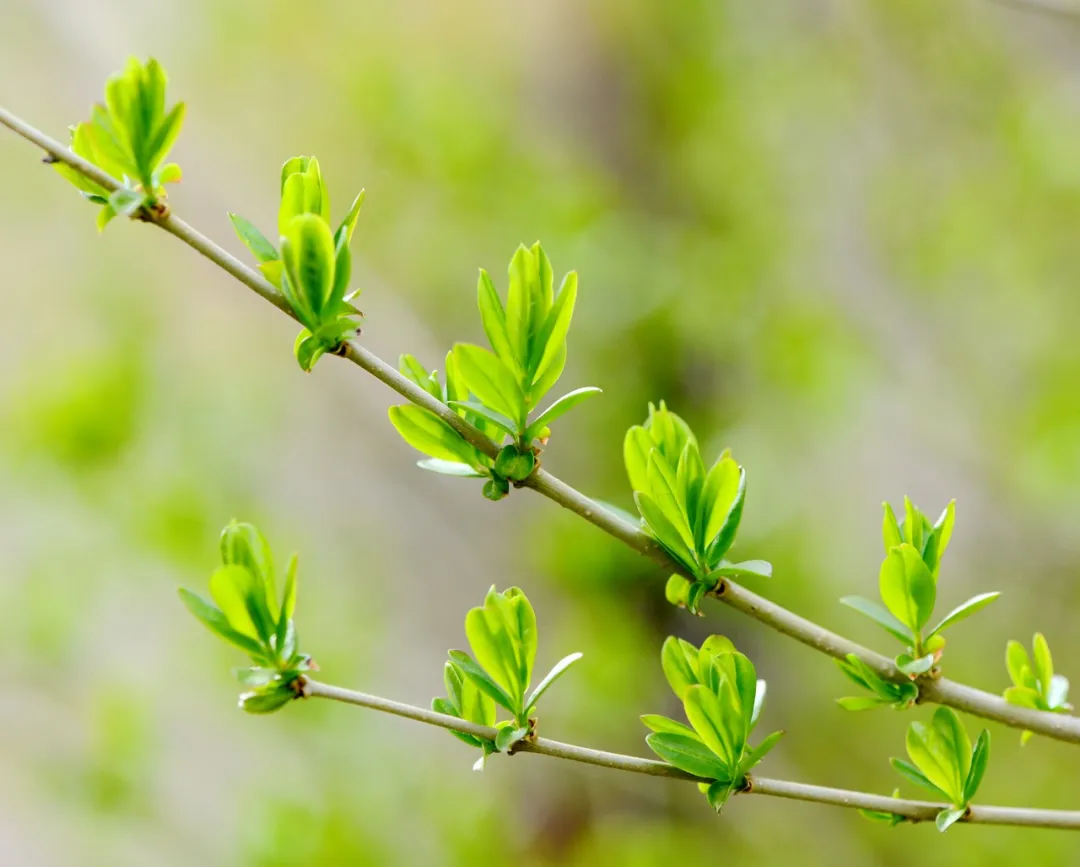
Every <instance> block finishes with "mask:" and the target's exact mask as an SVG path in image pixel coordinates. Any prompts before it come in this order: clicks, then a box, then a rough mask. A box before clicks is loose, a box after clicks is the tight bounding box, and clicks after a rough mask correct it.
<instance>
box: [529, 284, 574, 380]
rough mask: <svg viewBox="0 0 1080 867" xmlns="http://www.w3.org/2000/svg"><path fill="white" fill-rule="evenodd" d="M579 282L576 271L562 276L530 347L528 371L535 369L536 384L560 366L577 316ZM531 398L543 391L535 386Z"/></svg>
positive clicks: (533, 376)
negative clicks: (573, 320) (571, 325)
mask: <svg viewBox="0 0 1080 867" xmlns="http://www.w3.org/2000/svg"><path fill="white" fill-rule="evenodd" d="M577 284H578V276H577V272H575V271H571V272H570V273H569V274H567V275H566V276H565V277H564V278H563V282H562V286H561V287H560V289H559V294H558V295H557V296H556V297H555V303H554V304H553V305H552V307H551V311H550V312H549V313H548V315H547V317H546V318H545V320H544V324H543V325H542V326H541V327H540V331H539V334H538V335H537V337H536V340H535V341H534V344H533V346H532V347H531V352H530V358H529V362H530V364H529V370H530V371H532V381H533V383H538V382H542V381H543V380H544V378H545V374H547V373H548V372H549V371H550V370H552V369H553V368H554V367H555V366H556V365H557V363H558V358H559V355H560V353H565V352H566V335H567V333H568V332H569V331H570V320H571V319H572V318H573V316H574V303H575V301H576V300H577ZM532 397H533V399H534V400H535V399H537V398H539V397H540V393H538V392H537V390H535V389H533V390H532Z"/></svg>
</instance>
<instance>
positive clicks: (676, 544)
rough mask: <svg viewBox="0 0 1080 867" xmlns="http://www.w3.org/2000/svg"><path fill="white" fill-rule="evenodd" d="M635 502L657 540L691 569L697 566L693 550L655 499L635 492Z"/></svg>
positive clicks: (641, 492)
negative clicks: (688, 546) (687, 545)
mask: <svg viewBox="0 0 1080 867" xmlns="http://www.w3.org/2000/svg"><path fill="white" fill-rule="evenodd" d="M634 502H635V503H636V504H637V507H638V511H639V512H640V513H641V517H643V518H644V519H645V523H646V524H647V525H648V527H649V529H650V530H652V533H653V535H654V536H655V537H656V539H657V541H658V542H660V544H661V545H663V546H664V547H665V548H667V549H668V551H670V552H671V553H672V554H673V555H674V556H675V558H676V559H677V560H679V561H680V562H682V563H683V564H684V565H685V566H687V567H688V568H690V569H694V568H695V562H694V560H695V558H694V554H693V552H692V551H691V550H690V549H689V548H687V547H686V543H685V542H684V541H683V537H682V534H681V533H680V532H679V531H678V530H677V529H676V528H675V527H674V525H672V523H671V521H669V520H668V518H667V516H666V515H665V514H664V511H663V510H662V509H661V508H660V507H659V506H658V505H656V503H655V502H654V501H653V499H652V498H651V497H650V496H649V495H648V494H646V493H645V492H643V491H635V492H634Z"/></svg>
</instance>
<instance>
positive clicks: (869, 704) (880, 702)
mask: <svg viewBox="0 0 1080 867" xmlns="http://www.w3.org/2000/svg"><path fill="white" fill-rule="evenodd" d="M836 703H837V704H838V705H840V707H842V708H843V709H844V710H849V711H860V710H875V709H877V708H879V707H888V706H889V705H890V704H891V702H890V701H889V700H888V699H885V698H877V697H876V696H874V697H871V696H848V697H845V698H838V699H837V700H836Z"/></svg>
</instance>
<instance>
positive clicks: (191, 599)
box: [177, 587, 264, 659]
mask: <svg viewBox="0 0 1080 867" xmlns="http://www.w3.org/2000/svg"><path fill="white" fill-rule="evenodd" d="M177 592H178V593H179V595H180V601H181V602H183V603H184V605H185V606H186V607H187V610H188V611H190V612H191V613H192V614H193V615H194V616H195V618H196V619H197V620H198V621H199V622H200V623H202V624H203V626H205V627H206V628H207V629H209V630H210V631H211V632H213V633H215V634H216V635H218V636H220V637H221V638H224V639H225V640H226V641H228V642H229V643H230V644H234V645H236V646H237V647H239V648H240V649H241V650H243V651H244V652H245V653H248V654H250V655H251V656H253V657H256V658H259V659H261V658H263V656H264V654H263V649H262V647H261V646H260V645H259V643H258V641H256V640H255V639H254V638H251V637H250V636H247V635H244V634H243V633H240V632H237V631H236V630H235V629H233V628H232V626H230V625H229V621H228V618H226V617H225V615H224V614H223V613H222V612H221V611H220V610H219V609H218V608H216V607H215V606H213V605H211V604H210V603H209V602H207V601H206V600H205V599H203V598H202V597H201V596H199V595H198V594H195V593H192V592H191V591H190V590H185V589H184V588H183V587H181V588H180V589H179V590H178V591H177Z"/></svg>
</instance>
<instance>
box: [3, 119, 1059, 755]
mask: <svg viewBox="0 0 1080 867" xmlns="http://www.w3.org/2000/svg"><path fill="white" fill-rule="evenodd" d="M0 124H3V125H4V126H7V127H8V128H9V129H11V130H13V131H14V132H16V133H18V134H19V135H20V136H22V137H23V138H25V139H27V140H28V141H30V142H32V143H34V144H36V145H37V146H38V147H40V148H41V149H42V150H44V151H45V152H46V153H47V154H49V157H50V158H51V160H54V161H61V162H64V163H66V164H67V165H69V166H71V167H72V168H74V169H75V170H77V171H79V172H81V173H82V174H84V175H86V176H87V177H88V178H90V179H91V180H93V181H95V182H97V183H98V184H100V185H101V186H103V187H105V188H107V189H109V190H116V189H119V188H120V186H121V184H120V182H119V181H117V180H116V179H115V178H113V177H111V176H109V175H108V174H106V173H105V172H103V171H101V169H99V168H98V167H97V166H95V165H93V164H92V163H89V162H87V161H86V160H84V159H83V158H82V157H80V156H78V155H77V154H75V153H72V152H71V151H70V150H68V148H66V147H64V146H63V145H62V144H60V143H59V142H57V141H56V140H54V139H52V138H50V137H49V136H47V135H45V134H44V133H42V132H41V131H39V130H37V129H35V128H34V127H32V126H30V125H29V124H27V123H26V122H25V121H23V120H21V119H19V118H18V117H16V116H15V115H13V114H11V113H10V112H8V111H7V110H5V109H4V108H3V107H0ZM150 222H153V223H155V224H156V225H158V226H160V227H161V228H162V229H164V230H165V231H166V232H169V233H170V234H172V235H175V236H176V237H177V238H179V239H180V240H181V241H183V242H184V243H185V244H187V245H188V246H190V247H192V248H194V249H195V250H197V251H198V252H199V253H201V254H202V255H203V256H205V257H206V258H207V259H209V260H210V261H212V262H214V263H215V264H216V265H218V266H220V267H221V268H223V269H224V270H225V271H227V272H228V273H229V274H231V275H232V276H233V277H235V278H236V279H237V280H239V281H240V282H241V283H243V284H244V285H246V286H248V287H249V288H251V289H253V290H254V291H255V292H257V293H258V294H259V295H260V296H261V297H263V298H264V299H266V300H267V301H269V302H270V303H271V304H273V305H274V306H275V307H277V308H278V309H279V310H281V311H282V312H284V313H287V314H288V315H289V316H291V317H292V318H294V319H295V318H296V317H295V315H294V314H293V312H292V309H291V308H290V307H289V304H288V302H287V301H286V300H285V298H284V296H282V294H281V293H280V292H279V291H278V290H277V289H276V288H275V287H274V286H273V285H272V284H271V283H270V282H269V281H267V280H266V279H265V278H264V277H263V276H262V275H261V274H259V273H258V272H257V271H255V270H253V269H252V268H249V267H248V266H247V265H245V264H243V263H242V262H241V261H240V260H239V259H237V258H236V257H235V256H233V255H231V254H230V253H228V252H227V251H226V250H223V249H222V248H221V247H219V246H218V245H217V244H215V243H214V242H213V241H211V240H210V239H209V238H207V237H206V236H205V235H203V234H201V233H200V232H198V231H196V230H195V229H194V228H192V227H191V226H189V225H188V224H187V223H185V222H184V221H183V220H181V219H179V218H178V217H176V216H173V215H172V214H167V215H166V216H164V217H161V218H158V219H154V220H150ZM340 354H341V355H342V356H344V357H345V358H347V359H348V360H349V361H351V362H352V363H353V364H355V365H357V366H358V367H361V368H363V369H364V370H366V371H367V372H368V373H370V374H371V375H372V376H374V377H375V378H376V379H378V380H380V381H381V382H383V383H384V384H386V385H388V386H389V387H390V388H392V389H393V390H394V391H396V392H397V393H398V394H400V395H401V396H402V397H404V398H405V399H406V400H408V401H410V402H412V403H414V404H416V405H417V406H420V407H422V408H424V409H426V410H428V411H430V412H432V413H434V414H435V415H437V416H438V417H439V418H441V419H442V420H443V421H445V422H446V423H447V424H448V425H450V426H451V427H452V428H453V429H454V430H456V431H457V432H458V433H460V434H461V436H462V437H464V439H465V440H466V441H467V442H469V443H470V444H471V445H473V446H475V447H476V448H478V449H480V451H482V452H483V453H484V454H486V455H488V456H489V457H494V456H495V455H496V454H497V453H498V451H499V446H498V445H497V444H496V443H494V442H493V441H492V440H490V439H489V438H488V437H486V436H485V435H484V434H483V433H482V432H480V431H479V430H478V429H477V428H475V427H474V426H473V425H471V424H469V422H467V421H466V420H465V419H464V418H462V417H461V416H460V415H458V414H457V412H455V411H454V410H453V409H451V408H450V407H448V406H447V405H446V404H444V403H442V402H441V401H439V400H436V399H435V398H434V397H432V396H431V395H430V394H428V393H427V392H426V391H424V390H423V389H421V388H420V387H419V386H417V385H416V384H415V383H413V382H412V381H411V380H409V379H408V378H406V377H405V376H403V375H402V374H401V373H399V372H398V371H397V370H395V369H394V368H393V367H391V366H390V365H389V364H387V363H386V362H385V361H383V360H382V359H381V358H379V357H378V356H377V355H374V354H373V353H371V352H369V351H368V350H367V349H366V348H365V347H364V346H363V345H362V344H360V343H359V342H358V341H356V340H350V341H347V342H346V343H345V344H344V345H343V346H342V348H341V350H340ZM522 486H523V487H529V488H532V489H533V490H535V491H537V492H539V493H541V494H543V495H544V496H545V497H547V498H548V499H550V500H553V501H554V502H556V503H558V504H559V505H560V506H562V507H563V508H565V509H567V510H569V511H571V512H573V513H574V514H576V515H578V516H580V517H582V518H584V519H585V520H587V521H589V522H590V523H591V524H593V525H595V526H597V527H599V528H600V529H601V530H603V531H604V532H605V533H607V534H608V535H610V536H613V537H614V538H616V539H618V540H620V541H621V542H623V543H624V544H626V545H627V546H629V547H630V548H632V549H634V550H635V551H637V552H638V553H640V554H643V555H644V556H646V557H648V558H649V559H651V560H653V561H654V562H656V563H658V564H659V565H660V566H662V567H663V568H664V569H665V570H666V571H667V572H669V573H670V572H675V573H679V574H681V575H685V576H686V577H689V578H693V575H691V574H690V573H689V572H688V571H687V570H686V569H685V568H684V567H683V566H682V565H681V564H680V563H678V562H677V561H675V560H674V559H672V557H671V556H670V555H669V554H668V553H667V552H666V551H665V550H664V549H663V548H662V547H661V546H660V545H658V544H657V543H656V541H655V540H654V539H653V538H652V537H651V536H649V535H648V534H647V533H645V532H643V531H642V530H641V529H640V528H639V527H635V526H633V525H632V524H629V523H627V522H626V521H624V520H623V519H622V518H620V517H619V516H618V515H615V514H613V513H612V512H610V511H608V510H607V509H605V508H603V507H602V506H601V505H600V504H599V503H596V502H595V501H593V500H591V499H589V498H588V497H587V496H585V495H584V494H582V493H581V492H580V491H578V490H576V489H575V488H572V487H571V486H570V485H568V484H566V483H565V482H563V481H561V480H560V479H558V478H556V477H555V476H553V475H551V473H549V472H547V471H546V470H544V469H538V470H537V471H536V472H535V473H533V474H532V475H531V476H530V477H529V478H528V479H526V480H525V482H523V483H522ZM713 595H714V596H715V597H716V598H718V599H719V600H720V601H721V602H724V603H726V604H727V605H730V606H731V607H732V608H734V609H736V610H738V611H741V612H743V613H744V614H747V615H749V616H750V617H753V618H754V619H755V620H758V621H760V622H762V623H764V624H765V625H766V626H768V627H770V628H771V629H774V630H776V631H777V632H780V633H783V634H784V635H787V636H789V637H791V638H794V639H795V640H796V641H800V642H802V643H803V644H805V645H807V646H808V647H812V648H813V649H815V650H818V651H820V652H822V653H825V654H827V655H828V656H832V657H835V658H837V659H842V658H843V657H845V656H847V655H848V654H851V653H853V654H855V655H856V656H858V657H859V658H860V659H861V660H863V662H865V663H866V664H867V665H869V666H870V667H871V668H873V669H874V671H876V672H877V673H878V674H879V675H881V676H882V677H884V678H887V679H889V680H893V681H896V682H901V681H904V680H906V679H907V676H906V675H904V674H903V673H902V672H900V671H898V670H897V668H896V666H895V665H894V664H893V662H892V660H890V659H888V658H887V657H885V656H882V655H881V654H879V653H876V652H875V651H873V650H870V649H869V648H866V647H863V646H862V645H861V644H857V643H856V642H854V641H851V640H850V639H847V638H844V637H843V636H841V635H837V634H836V633H835V632H831V631H829V630H828V629H825V628H824V627H822V626H819V625H818V624H816V623H813V622H811V621H809V620H807V619H806V618H804V617H800V616H799V615H797V614H795V613H793V612H791V611H788V610H787V609H786V608H784V607H782V606H780V605H777V604H776V603H774V602H770V601H769V600H768V599H766V598H764V597H762V596H758V595H757V594H756V593H752V592H751V591H749V590H747V589H746V588H745V587H742V586H740V585H738V584H736V583H735V582H733V581H728V580H724V581H723V582H722V583H721V584H720V586H719V587H718V588H717V589H716V590H715V591H714V592H713ZM919 700H920V701H927V702H933V703H936V704H943V705H949V706H950V707H954V708H956V709H958V710H962V711H965V712H967V713H970V714H972V715H974V716H979V717H983V718H985V719H990V720H995V721H996V722H1000V723H1003V724H1004V725H1007V726H1011V727H1013V728H1018V729H1026V730H1029V731H1033V732H1036V733H1038V734H1041V735H1045V736H1046V737H1049V738H1054V739H1056V740H1060V741H1067V742H1070V743H1080V717H1074V716H1066V715H1063V714H1055V713H1049V712H1046V711H1037V710H1030V709H1028V708H1022V707H1015V706H1013V705H1010V704H1008V703H1006V702H1005V701H1004V699H1002V698H1000V697H998V696H996V695H992V694H990V693H987V692H982V691H981V690H977V689H973V688H971V687H969V686H964V685H963V684H959V683H955V682H954V681H951V680H947V679H945V678H941V679H937V680H926V681H920V698H919Z"/></svg>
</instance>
